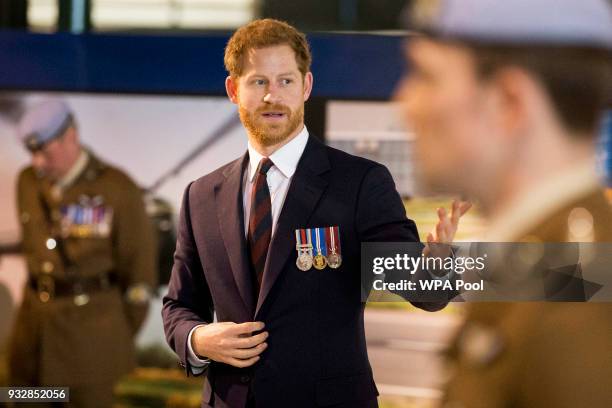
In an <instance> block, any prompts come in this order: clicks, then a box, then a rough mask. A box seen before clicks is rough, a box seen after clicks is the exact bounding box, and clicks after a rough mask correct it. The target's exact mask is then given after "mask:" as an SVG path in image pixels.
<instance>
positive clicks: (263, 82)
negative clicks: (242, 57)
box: [254, 79, 266, 85]
mask: <svg viewBox="0 0 612 408" xmlns="http://www.w3.org/2000/svg"><path fill="white" fill-rule="evenodd" d="M254 83H255V85H265V83H266V81H264V80H263V79H256V80H255V81H254Z"/></svg>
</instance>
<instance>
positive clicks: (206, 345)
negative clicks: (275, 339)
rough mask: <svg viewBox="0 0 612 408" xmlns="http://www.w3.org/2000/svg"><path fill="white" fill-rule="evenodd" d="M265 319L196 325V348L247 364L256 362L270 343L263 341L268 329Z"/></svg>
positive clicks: (223, 359)
mask: <svg viewBox="0 0 612 408" xmlns="http://www.w3.org/2000/svg"><path fill="white" fill-rule="evenodd" d="M263 328H264V323H263V322H247V323H240V324H238V323H233V322H222V323H211V324H207V325H204V326H200V327H198V328H196V329H195V331H194V332H193V335H192V336H191V347H192V348H193V351H194V352H195V353H196V354H197V355H199V356H202V357H206V358H209V359H211V360H214V361H218V362H221V363H226V364H229V365H232V366H234V367H239V368H244V367H249V366H251V365H253V364H255V363H256V362H257V361H258V360H259V355H260V354H261V353H262V352H263V351H264V350H265V349H266V347H268V344H267V343H264V341H265V340H266V339H267V338H268V332H261V333H259V334H256V335H253V332H258V331H260V330H263Z"/></svg>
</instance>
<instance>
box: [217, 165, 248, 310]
mask: <svg viewBox="0 0 612 408" xmlns="http://www.w3.org/2000/svg"><path fill="white" fill-rule="evenodd" d="M248 161H249V156H248V153H247V154H245V155H244V156H243V157H242V158H241V159H238V160H236V161H235V162H234V163H233V164H232V165H231V166H230V167H228V169H227V170H226V171H225V172H224V173H223V175H224V177H225V178H224V179H223V180H222V181H221V182H220V183H219V184H218V185H216V186H215V200H216V209H217V218H218V220H219V227H220V229H221V236H222V237H223V242H224V243H225V250H226V251H227V256H228V258H229V261H230V265H231V267H232V273H233V275H234V280H235V281H236V286H237V287H238V291H239V292H240V297H241V298H242V300H243V302H244V305H245V308H246V310H247V312H248V313H247V316H253V306H254V294H253V280H252V276H251V273H250V269H249V262H248V256H247V252H246V251H247V250H246V240H245V237H244V211H243V202H242V175H243V171H244V169H245V167H246V165H247V164H248Z"/></svg>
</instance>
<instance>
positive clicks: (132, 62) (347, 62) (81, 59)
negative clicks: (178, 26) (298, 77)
mask: <svg viewBox="0 0 612 408" xmlns="http://www.w3.org/2000/svg"><path fill="white" fill-rule="evenodd" d="M228 37H229V34H209V35H206V36H204V35H201V36H186V35H183V36H179V35H171V36H163V37H162V36H145V35H99V34H98V35H72V34H28V33H24V32H0V89H19V90H61V91H73V92H108V93H142V94H192V95H225V88H224V80H225V76H226V72H225V69H224V67H223V49H224V47H225V43H226V42H227V39H228ZM309 39H310V42H311V45H312V50H313V55H314V58H313V59H314V62H313V67H312V70H313V72H314V74H315V81H316V86H315V88H314V96H319V97H323V98H335V99H387V98H389V96H390V95H391V94H392V91H393V87H394V85H395V83H396V81H397V79H398V78H399V76H400V74H401V71H402V55H401V52H400V48H401V41H402V39H401V37H399V36H378V35H367V34H366V35H363V34H355V35H333V34H313V35H310V36H309Z"/></svg>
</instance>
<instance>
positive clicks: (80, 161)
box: [55, 149, 89, 190]
mask: <svg viewBox="0 0 612 408" xmlns="http://www.w3.org/2000/svg"><path fill="white" fill-rule="evenodd" d="M88 163H89V153H87V151H86V150H85V149H81V153H80V154H79V157H78V158H77V160H76V162H74V164H73V165H72V167H71V168H70V170H68V173H66V175H65V176H64V177H62V178H60V179H59V180H58V181H57V182H56V183H55V186H56V187H58V188H60V189H61V190H65V189H66V188H68V187H70V185H72V183H74V182H75V181H76V179H77V178H78V177H79V176H80V175H81V174H82V173H83V171H84V170H85V168H86V167H87V164H88Z"/></svg>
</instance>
